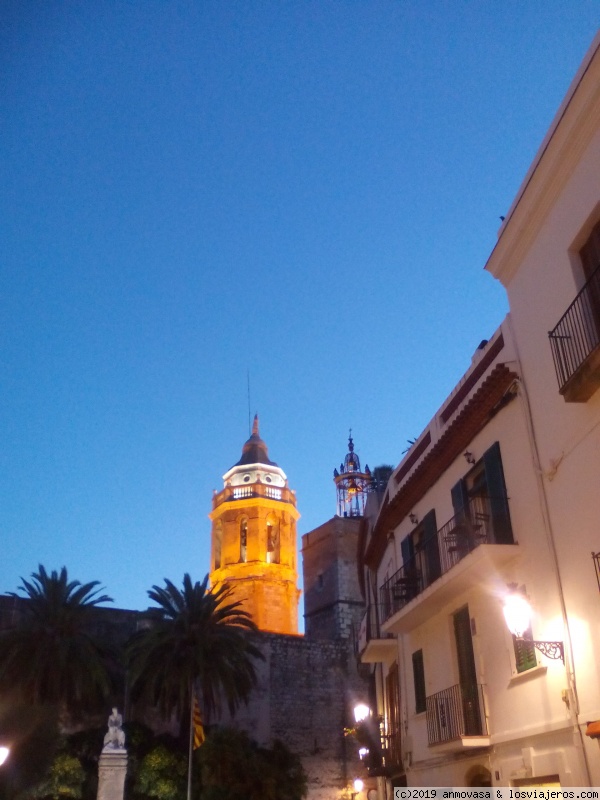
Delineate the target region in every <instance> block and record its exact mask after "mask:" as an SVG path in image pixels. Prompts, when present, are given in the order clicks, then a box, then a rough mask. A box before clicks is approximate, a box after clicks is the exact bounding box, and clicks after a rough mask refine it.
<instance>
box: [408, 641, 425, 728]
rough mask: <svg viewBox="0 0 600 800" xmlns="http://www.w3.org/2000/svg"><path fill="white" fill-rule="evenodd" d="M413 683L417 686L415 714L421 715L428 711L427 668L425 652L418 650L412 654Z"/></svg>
mask: <svg viewBox="0 0 600 800" xmlns="http://www.w3.org/2000/svg"><path fill="white" fill-rule="evenodd" d="M412 664H413V681H414V684H415V713H416V714H421V713H422V712H423V711H426V710H427V697H426V694H425V668H424V665H423V651H422V650H417V651H416V652H415V653H413V654H412Z"/></svg>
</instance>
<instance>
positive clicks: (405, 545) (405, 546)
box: [400, 536, 415, 565]
mask: <svg viewBox="0 0 600 800" xmlns="http://www.w3.org/2000/svg"><path fill="white" fill-rule="evenodd" d="M400 552H401V553H402V563H403V564H405V565H406V564H408V562H409V561H410V560H411V559H412V558H413V556H414V554H415V550H414V546H413V541H412V539H411V537H410V536H405V537H404V539H402V541H401V542H400Z"/></svg>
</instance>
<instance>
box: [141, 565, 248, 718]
mask: <svg viewBox="0 0 600 800" xmlns="http://www.w3.org/2000/svg"><path fill="white" fill-rule="evenodd" d="M148 595H149V596H150V598H151V599H152V600H153V601H154V602H155V603H156V604H157V605H156V606H155V607H153V608H151V609H150V614H151V624H150V627H149V628H147V629H146V630H141V631H139V632H138V633H137V634H135V635H134V636H133V637H132V639H131V641H130V643H129V645H128V663H129V670H130V681H131V690H132V696H133V698H134V700H142V701H145V702H146V703H148V704H150V705H152V706H155V707H157V708H158V709H159V711H160V712H162V713H163V714H164V715H165V716H169V715H170V714H172V713H173V712H175V713H176V714H177V715H178V716H179V718H180V719H181V717H182V716H183V715H185V714H186V713H187V712H188V711H189V708H190V704H191V694H190V693H191V690H192V687H194V686H199V688H200V696H201V701H202V712H203V714H204V716H205V718H206V720H208V719H210V717H211V715H213V714H214V713H215V712H220V710H221V699H222V698H224V699H225V701H226V703H227V706H228V708H229V711H230V713H231V714H233V713H234V712H235V710H236V708H237V707H238V706H239V704H240V703H241V702H245V701H247V699H248V696H249V694H250V691H251V690H252V688H253V686H254V685H255V683H256V671H255V660H256V659H262V658H263V656H262V654H261V652H260V650H259V649H258V648H257V647H256V646H255V645H254V644H252V642H251V641H250V640H249V638H248V635H247V634H248V633H250V632H252V631H255V630H256V626H255V625H254V623H253V622H252V620H251V619H250V616H249V614H247V613H246V612H245V611H243V610H242V608H241V607H240V606H241V604H240V603H239V602H231V600H230V598H231V591H230V590H229V589H227V588H226V587H220V588H219V589H217V590H216V591H210V590H209V589H208V575H207V576H206V577H205V578H204V580H203V581H202V583H200V582H196V583H192V580H191V578H190V576H189V575H188V574H186V575H184V578H183V588H182V589H181V590H179V589H178V588H177V587H176V586H175V585H174V584H173V583H171V581H169V580H166V579H165V586H164V588H163V587H159V586H153V587H152V589H151V590H150V591H149V592H148Z"/></svg>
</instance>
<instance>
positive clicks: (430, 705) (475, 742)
mask: <svg viewBox="0 0 600 800" xmlns="http://www.w3.org/2000/svg"><path fill="white" fill-rule="evenodd" d="M427 739H428V741H429V744H430V745H447V746H446V748H445V749H447V750H464V749H466V748H471V747H487V746H488V745H489V743H490V738H489V735H488V731H487V723H486V719H485V713H484V702H483V690H482V687H481V685H473V686H468V687H463V688H461V686H460V685H458V684H457V685H456V686H451V687H450V688H449V689H444V690H443V691H441V692H436V694H432V695H429V697H427Z"/></svg>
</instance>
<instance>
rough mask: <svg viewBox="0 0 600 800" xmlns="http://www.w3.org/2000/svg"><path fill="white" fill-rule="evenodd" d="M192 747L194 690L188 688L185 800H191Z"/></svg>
mask: <svg viewBox="0 0 600 800" xmlns="http://www.w3.org/2000/svg"><path fill="white" fill-rule="evenodd" d="M193 746H194V689H193V685H192V686H190V743H189V748H188V785H187V800H192V752H193Z"/></svg>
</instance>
